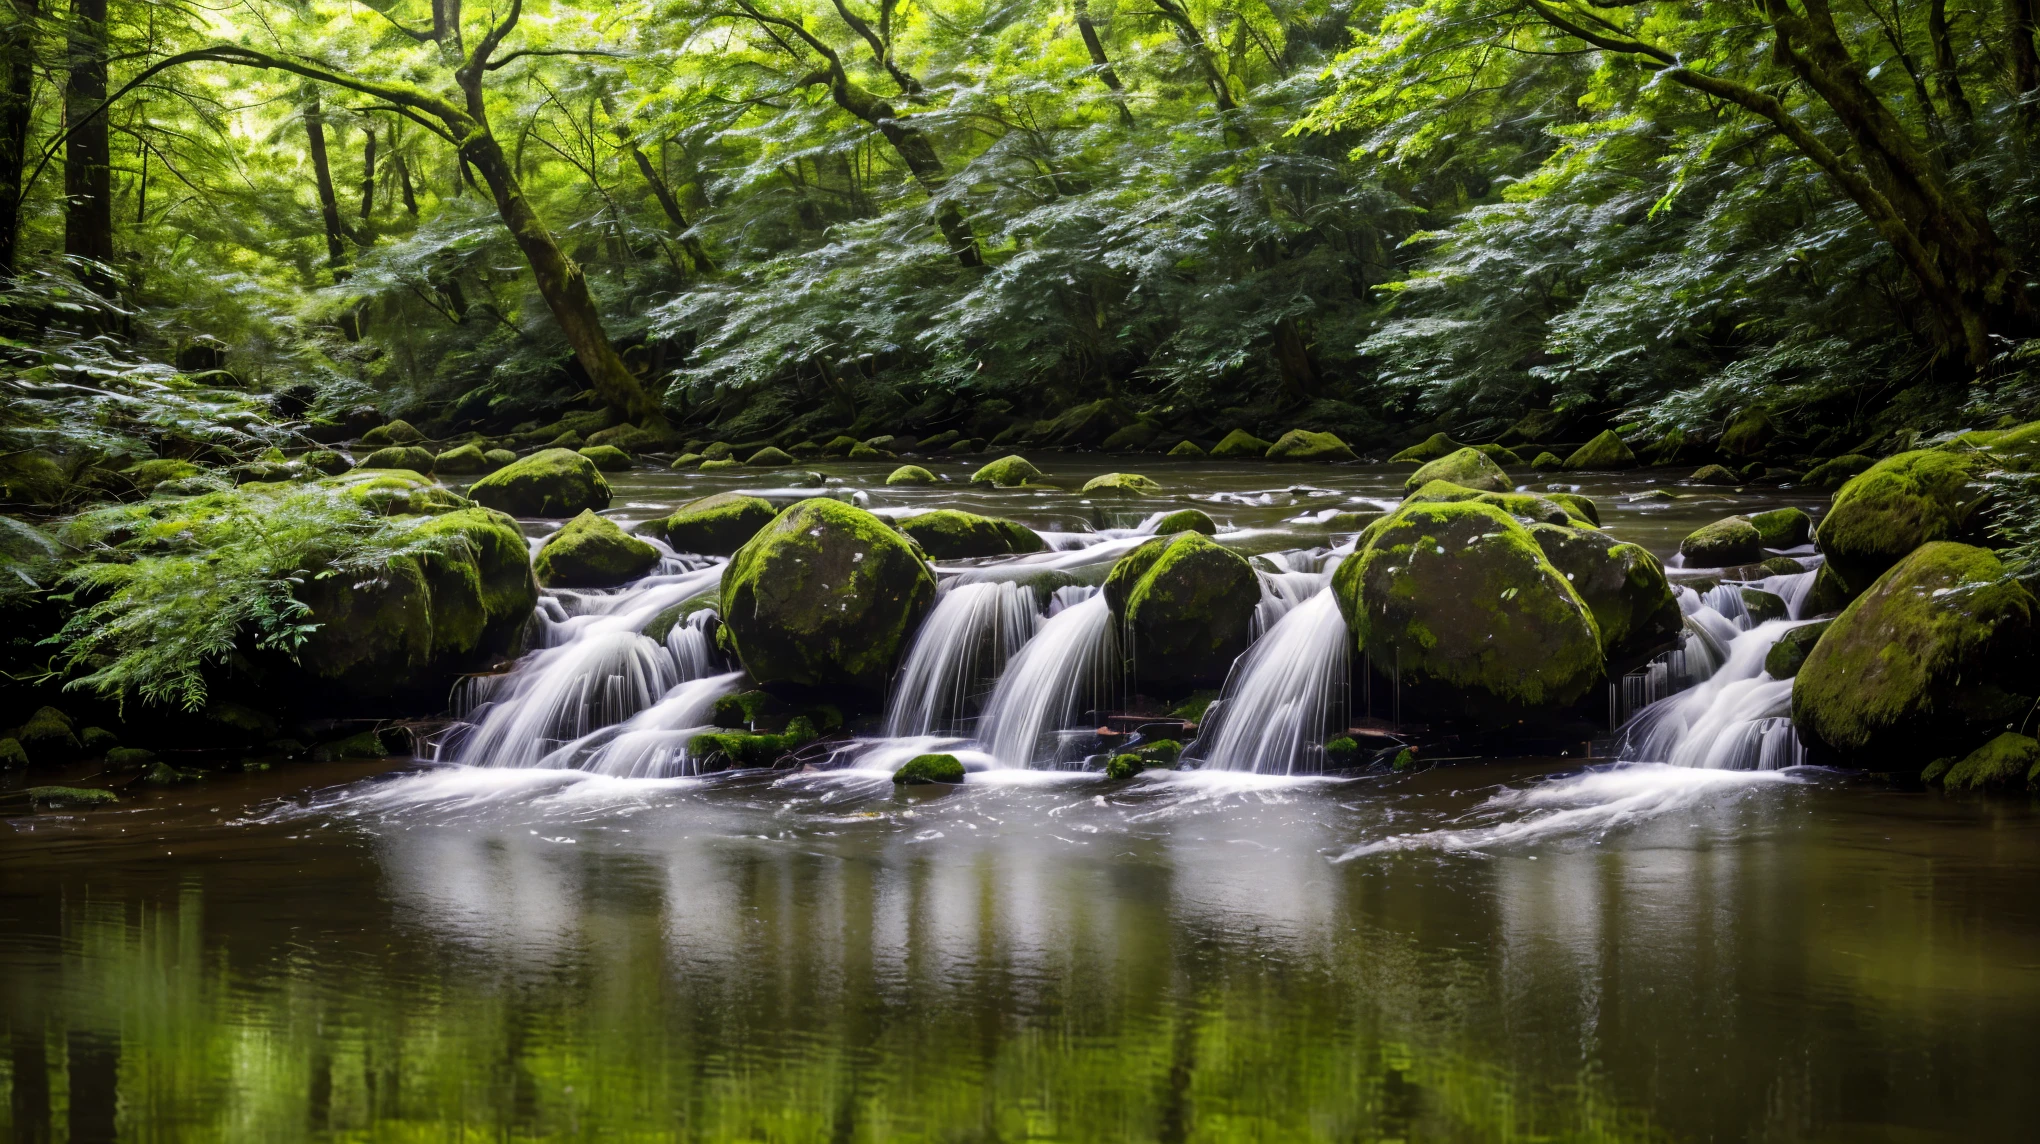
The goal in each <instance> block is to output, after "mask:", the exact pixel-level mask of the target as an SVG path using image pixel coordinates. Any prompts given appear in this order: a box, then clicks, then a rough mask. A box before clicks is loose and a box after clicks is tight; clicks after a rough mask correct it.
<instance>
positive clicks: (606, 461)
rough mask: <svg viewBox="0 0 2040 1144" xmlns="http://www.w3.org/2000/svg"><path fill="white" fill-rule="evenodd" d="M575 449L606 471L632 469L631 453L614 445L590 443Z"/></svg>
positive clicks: (591, 462)
mask: <svg viewBox="0 0 2040 1144" xmlns="http://www.w3.org/2000/svg"><path fill="white" fill-rule="evenodd" d="M574 451H575V452H577V453H579V454H581V455H582V456H583V457H586V458H588V463H589V464H591V465H594V466H595V467H596V468H598V469H600V470H602V471H603V472H605V473H623V472H628V471H630V454H629V453H626V452H624V451H623V450H622V449H619V448H617V447H616V446H614V445H588V446H585V447H583V448H580V449H576V450H574Z"/></svg>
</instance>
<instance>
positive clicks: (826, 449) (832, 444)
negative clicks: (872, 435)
mask: <svg viewBox="0 0 2040 1144" xmlns="http://www.w3.org/2000/svg"><path fill="white" fill-rule="evenodd" d="M863 443H864V442H862V441H859V440H858V439H857V438H855V437H851V436H848V435H845V434H838V435H837V436H835V437H831V438H830V439H829V440H828V441H827V442H826V443H824V444H823V445H822V453H823V455H824V456H829V457H847V456H849V455H850V450H852V449H855V448H856V447H857V446H859V445H862V444H863ZM703 455H704V456H706V454H703Z"/></svg>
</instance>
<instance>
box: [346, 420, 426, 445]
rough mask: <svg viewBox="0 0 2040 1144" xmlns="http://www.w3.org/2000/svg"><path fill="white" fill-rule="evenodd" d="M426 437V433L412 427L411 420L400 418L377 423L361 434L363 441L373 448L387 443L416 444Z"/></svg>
mask: <svg viewBox="0 0 2040 1144" xmlns="http://www.w3.org/2000/svg"><path fill="white" fill-rule="evenodd" d="M424 439H425V434H423V433H420V432H418V431H417V430H416V429H413V428H412V427H411V423H410V422H409V421H405V420H404V419H402V418H398V419H397V420H395V421H391V422H389V423H387V424H384V425H377V426H376V427H374V428H373V429H370V430H369V431H368V432H366V433H363V434H362V435H361V443H362V444H364V445H366V446H368V447H369V448H371V449H379V448H382V447H383V446H385V445H416V444H418V443H419V442H421V441H423V440H424Z"/></svg>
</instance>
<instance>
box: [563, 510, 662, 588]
mask: <svg viewBox="0 0 2040 1144" xmlns="http://www.w3.org/2000/svg"><path fill="white" fill-rule="evenodd" d="M658 563H659V550H658V549H656V548H653V547H652V546H651V545H649V544H646V543H645V542H644V541H642V540H639V539H638V538H637V537H635V536H631V535H630V534H629V533H626V532H624V531H623V529H621V528H619V527H617V524H616V522H615V521H613V520H610V519H608V518H606V517H600V516H596V515H595V514H594V513H593V512H592V511H588V510H585V509H584V510H582V512H581V515H579V516H577V517H575V518H574V519H572V520H570V521H568V522H567V524H566V527H564V528H562V529H560V530H559V531H558V532H555V533H553V534H552V536H551V537H549V538H548V539H547V540H546V542H545V543H544V544H543V545H541V546H540V547H539V550H538V556H537V557H536V558H534V559H533V560H532V569H533V570H534V571H535V572H537V573H538V582H539V583H541V584H543V585H545V586H546V587H548V588H614V587H616V586H617V585H619V584H623V583H627V582H628V581H631V580H635V579H637V578H638V577H640V576H643V575H644V574H645V573H647V572H649V571H651V570H652V569H653V568H655V567H657V566H658Z"/></svg>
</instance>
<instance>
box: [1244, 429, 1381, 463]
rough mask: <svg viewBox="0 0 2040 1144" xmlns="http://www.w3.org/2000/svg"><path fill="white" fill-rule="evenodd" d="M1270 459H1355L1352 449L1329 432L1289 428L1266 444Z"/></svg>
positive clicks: (1357, 458)
mask: <svg viewBox="0 0 2040 1144" xmlns="http://www.w3.org/2000/svg"><path fill="white" fill-rule="evenodd" d="M1266 455H1267V457H1268V459H1269V460H1271V461H1357V460H1359V459H1360V458H1359V457H1358V456H1356V455H1355V454H1354V452H1353V450H1352V449H1351V448H1350V447H1348V446H1347V444H1346V443H1345V442H1344V441H1341V440H1339V438H1338V437H1337V436H1335V435H1334V434H1331V433H1313V432H1311V431H1310V430H1308V429H1291V430H1290V431H1289V432H1287V433H1284V434H1283V435H1282V436H1281V438H1280V439H1278V440H1277V441H1276V442H1275V443H1274V444H1273V445H1270V446H1268V450H1267V454H1266Z"/></svg>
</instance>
